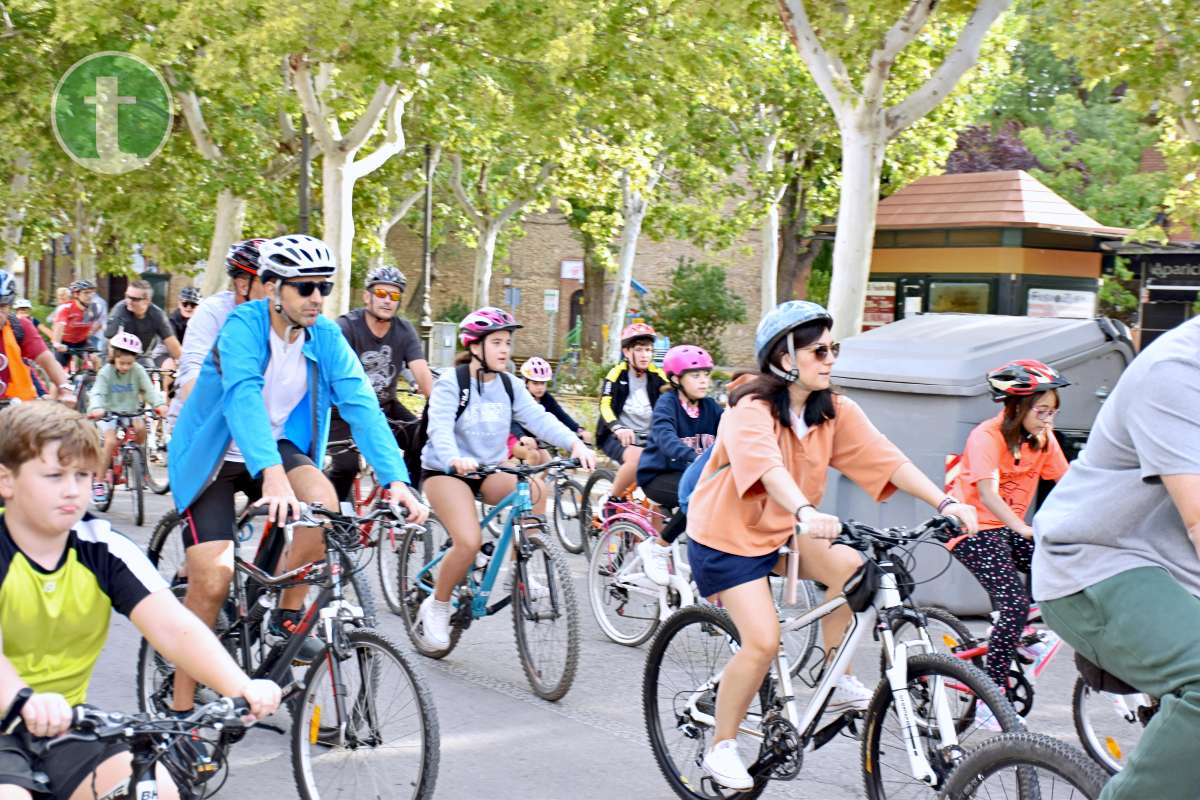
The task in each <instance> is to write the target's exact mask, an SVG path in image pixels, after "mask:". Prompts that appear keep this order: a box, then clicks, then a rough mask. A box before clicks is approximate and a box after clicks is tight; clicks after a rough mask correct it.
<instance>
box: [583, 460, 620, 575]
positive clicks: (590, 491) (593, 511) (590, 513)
mask: <svg viewBox="0 0 1200 800" xmlns="http://www.w3.org/2000/svg"><path fill="white" fill-rule="evenodd" d="M616 479H617V475H616V473H615V472H613V471H612V470H610V469H596V470H593V471H592V474H591V475H589V476H588V479H587V481H586V482H585V483H584V484H583V499H582V501H581V502H580V506H579V541H580V543H581V544H582V545H583V553H584V555H586V556H587V557H588V558H591V556H592V545H593V544H595V541H596V537H597V536H599V535H600V529H599V528H598V527H597V526H596V522H595V520H596V515H597V514H598V513H599V512H600V509H598V508H596V507H595V503H596V501H597V500H599V499H600V498H599V496H598V494H604V493H606V492H605V490H604V489H602V488H597V487H598V486H599V484H600V483H601V482H602V481H607V482H608V485H609V487H611V486H612V482H613V481H615V480H616Z"/></svg>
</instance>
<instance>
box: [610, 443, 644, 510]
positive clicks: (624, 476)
mask: <svg viewBox="0 0 1200 800" xmlns="http://www.w3.org/2000/svg"><path fill="white" fill-rule="evenodd" d="M641 457H642V448H640V447H636V446H634V445H629V447H626V448H625V455H624V457H623V458H622V461H621V466H620V468H619V469H617V476H616V477H615V478H613V484H612V496H613V497H620V496H621V495H622V494H624V493H625V492H626V490H628V489H629V487H631V486H633V485H634V483H636V482H637V468H638V460H639V459H640V458H641Z"/></svg>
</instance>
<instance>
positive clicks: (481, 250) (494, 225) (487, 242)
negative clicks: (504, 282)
mask: <svg viewBox="0 0 1200 800" xmlns="http://www.w3.org/2000/svg"><path fill="white" fill-rule="evenodd" d="M500 225H501V223H499V222H497V221H496V220H488V222H487V226H486V227H485V228H484V229H483V230H477V231H476V236H477V237H478V241H477V242H476V244H475V283H474V297H475V307H476V308H479V307H480V306H490V305H491V304H492V303H491V296H492V262H493V261H495V259H496V240H497V239H498V238H499V236H500Z"/></svg>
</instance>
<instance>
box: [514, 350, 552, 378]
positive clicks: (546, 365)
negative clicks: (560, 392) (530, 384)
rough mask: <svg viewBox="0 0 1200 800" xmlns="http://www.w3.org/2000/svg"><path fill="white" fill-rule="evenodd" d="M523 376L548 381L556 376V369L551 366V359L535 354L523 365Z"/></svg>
mask: <svg viewBox="0 0 1200 800" xmlns="http://www.w3.org/2000/svg"><path fill="white" fill-rule="evenodd" d="M521 376H522V377H524V378H525V379H526V380H530V381H540V382H542V383H547V382H549V380H550V379H551V378H553V377H554V370H553V369H552V368H551V367H550V362H549V361H547V360H546V359H544V358H539V357H538V356H534V357H533V358H531V359H529V360H527V361H526V362H525V363H524V364H522V365H521Z"/></svg>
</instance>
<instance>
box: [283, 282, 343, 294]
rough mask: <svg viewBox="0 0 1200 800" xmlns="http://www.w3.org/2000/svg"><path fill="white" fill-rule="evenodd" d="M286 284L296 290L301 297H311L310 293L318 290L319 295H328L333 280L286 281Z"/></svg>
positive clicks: (331, 289) (331, 288)
mask: <svg viewBox="0 0 1200 800" xmlns="http://www.w3.org/2000/svg"><path fill="white" fill-rule="evenodd" d="M286 285H287V286H290V287H292V288H293V289H295V290H296V294H298V295H300V296H301V297H312V293H313V292H315V291H318V290H320V292H321V297H329V294H330V292H332V291H333V281H302V282H301V283H292V282H290V281H289V282H288V283H287V284H286Z"/></svg>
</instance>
